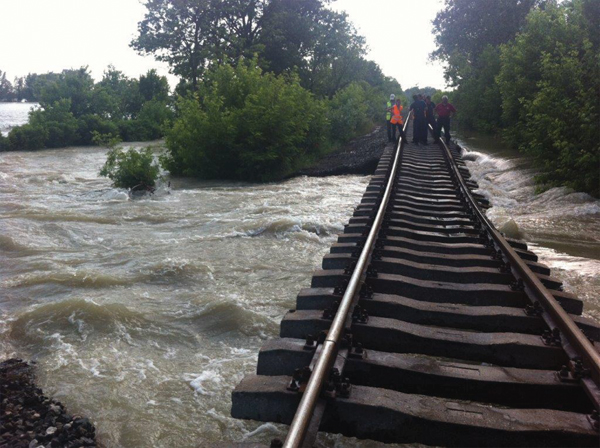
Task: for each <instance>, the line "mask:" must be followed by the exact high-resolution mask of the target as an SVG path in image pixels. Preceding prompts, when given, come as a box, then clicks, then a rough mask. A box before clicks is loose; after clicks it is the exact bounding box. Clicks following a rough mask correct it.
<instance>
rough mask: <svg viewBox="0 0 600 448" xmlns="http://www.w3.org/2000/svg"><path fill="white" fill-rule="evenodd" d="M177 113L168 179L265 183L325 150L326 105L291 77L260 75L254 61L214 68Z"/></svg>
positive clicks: (169, 141)
mask: <svg viewBox="0 0 600 448" xmlns="http://www.w3.org/2000/svg"><path fill="white" fill-rule="evenodd" d="M178 107H179V118H178V119H177V120H175V122H174V125H173V127H172V129H171V130H170V131H169V132H168V133H167V136H166V137H167V147H168V150H169V153H168V155H167V157H166V158H164V159H163V160H164V161H165V163H166V167H167V168H168V169H169V170H170V171H171V172H172V173H174V174H185V175H193V176H198V177H201V178H208V179H214V178H220V179H241V180H249V181H267V180H273V179H279V178H282V177H284V176H286V175H288V174H290V173H292V172H293V171H294V170H296V169H298V168H299V167H300V166H302V165H303V164H305V163H307V162H308V161H309V160H311V159H312V158H313V157H315V156H316V155H318V154H321V153H322V152H323V150H324V144H325V142H326V136H327V132H328V121H327V117H326V107H325V105H324V103H323V102H322V101H319V100H316V99H315V98H314V97H313V95H312V94H311V93H310V92H308V91H307V90H306V89H304V88H302V87H301V86H300V82H299V79H298V77H297V76H276V75H273V74H270V73H263V72H262V71H261V70H260V69H259V68H258V67H257V61H256V60H252V61H250V62H249V63H243V62H240V63H239V64H238V65H237V67H235V68H234V67H230V66H219V67H216V68H214V69H212V70H211V71H209V72H208V73H207V79H206V82H205V83H204V84H203V85H202V86H201V88H200V92H199V95H198V96H197V97H193V96H192V97H188V98H185V99H182V100H180V102H179V104H178Z"/></svg>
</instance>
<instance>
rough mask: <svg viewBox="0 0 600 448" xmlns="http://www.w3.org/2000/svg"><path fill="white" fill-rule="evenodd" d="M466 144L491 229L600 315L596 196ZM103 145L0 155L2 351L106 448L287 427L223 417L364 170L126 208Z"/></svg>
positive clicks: (137, 202)
mask: <svg viewBox="0 0 600 448" xmlns="http://www.w3.org/2000/svg"><path fill="white" fill-rule="evenodd" d="M0 107H2V106H1V105H0ZM464 144H465V145H466V146H467V147H468V148H469V151H470V154H469V155H468V156H467V158H468V159H469V161H468V162H467V163H468V164H469V167H470V169H471V171H472V173H473V175H474V177H475V178H476V179H477V180H478V181H479V183H480V186H481V191H482V192H483V193H484V194H486V195H487V196H489V197H490V198H491V200H492V203H493V205H494V207H493V208H492V209H490V211H489V215H490V216H491V217H492V219H493V220H494V222H496V224H497V225H498V226H499V227H500V228H501V229H503V230H504V231H505V232H507V233H509V234H511V235H514V234H517V233H519V234H521V235H522V236H523V237H524V238H526V239H527V240H528V241H530V242H532V244H531V246H532V248H533V250H535V251H536V252H537V253H538V254H539V255H540V257H541V261H542V262H544V263H547V264H549V265H550V266H551V267H552V268H553V270H554V273H555V275H557V276H559V277H560V278H562V279H563V280H564V281H565V283H566V289H567V290H570V291H574V292H576V293H577V294H578V295H579V296H580V297H581V298H583V299H584V300H585V301H586V302H587V303H586V313H587V314H588V315H591V316H593V317H595V318H600V304H599V302H598V297H597V295H596V294H595V291H596V290H597V289H598V286H599V285H600V279H599V275H598V274H599V272H600V260H599V259H600V250H599V248H600V219H599V218H600V202H599V201H597V200H594V199H592V198H590V197H589V196H587V195H584V194H578V193H569V192H568V191H566V190H564V189H554V190H550V191H548V192H546V193H544V194H542V195H538V196H535V195H534V194H533V189H534V187H533V183H532V176H533V172H532V170H531V169H530V168H528V167H527V166H526V161H524V160H523V159H521V158H519V157H518V156H517V155H515V154H514V153H512V152H510V151H506V150H504V149H502V148H498V147H496V146H494V145H492V144H490V143H489V142H486V141H483V140H481V139H465V140H464ZM137 146H140V145H137ZM106 152H107V150H106V149H104V148H67V149H58V150H45V151H39V152H15V153H0V217H1V220H0V262H1V265H0V283H1V287H2V290H3V294H2V295H1V297H0V313H1V314H0V318H1V322H0V350H1V355H0V356H1V357H2V358H5V357H9V356H20V357H22V358H25V359H28V360H35V361H36V362H37V365H38V376H39V384H40V386H41V387H42V388H43V389H44V391H45V392H46V394H48V395H51V396H54V397H56V398H57V399H59V400H61V401H62V402H63V403H64V404H65V405H66V406H67V407H68V408H69V409H70V410H71V412H73V413H81V414H84V415H86V416H88V417H90V418H91V419H92V421H94V423H95V424H96V426H97V433H98V440H99V441H100V442H101V443H102V444H103V445H104V446H107V447H136V448H137V447H165V448H166V447H190V448H191V447H200V446H204V445H206V444H207V443H209V442H211V441H218V440H232V441H244V440H245V441H257V442H260V441H262V442H266V441H268V440H270V439H271V438H272V437H276V436H278V437H282V435H283V434H284V429H285V427H281V426H279V425H273V424H260V423H256V422H244V421H238V420H234V419H232V418H231V417H229V411H230V406H231V391H232V389H233V388H234V387H235V385H236V384H237V383H238V382H239V381H240V379H241V378H242V377H243V375H244V374H247V373H253V372H255V368H256V359H257V353H258V350H259V349H260V347H261V345H262V344H263V343H264V341H265V340H266V339H269V338H273V337H275V336H277V334H278V331H279V321H280V320H281V318H282V316H283V315H284V314H285V312H286V311H287V310H288V309H290V308H294V301H295V295H296V294H297V292H298V291H299V290H300V289H301V288H303V287H307V286H308V285H309V283H310V277H311V274H312V271H313V270H314V269H315V268H317V267H318V266H319V264H320V260H321V258H322V256H323V255H324V254H325V253H327V251H328V249H329V246H330V245H331V244H332V243H333V242H334V241H335V239H336V233H338V232H340V231H342V228H343V224H344V223H345V222H346V221H347V220H348V217H349V216H350V214H351V212H352V207H353V206H354V205H356V204H357V203H358V201H359V200H360V198H361V196H362V193H363V192H364V189H365V187H366V185H367V183H368V177H361V176H336V177H328V178H306V177H303V178H296V179H292V180H288V181H286V182H282V183H272V184H266V185H249V184H241V183H228V182H198V181H193V180H189V179H172V186H171V188H170V190H169V189H167V188H164V187H162V188H159V190H158V192H157V194H155V195H154V196H149V197H144V198H142V199H134V200H132V199H130V198H129V196H128V195H127V193H126V192H125V191H123V190H118V189H114V188H111V186H110V184H109V182H108V181H107V180H106V179H104V178H101V177H99V176H98V171H99V169H100V167H101V166H102V163H103V162H104V160H105V155H106ZM471 160H472V161H471ZM320 445H321V446H328V447H332V446H340V447H341V446H360V447H374V446H380V445H379V444H376V443H373V442H360V441H354V440H347V439H341V438H339V437H336V436H323V437H322V438H321V439H320Z"/></svg>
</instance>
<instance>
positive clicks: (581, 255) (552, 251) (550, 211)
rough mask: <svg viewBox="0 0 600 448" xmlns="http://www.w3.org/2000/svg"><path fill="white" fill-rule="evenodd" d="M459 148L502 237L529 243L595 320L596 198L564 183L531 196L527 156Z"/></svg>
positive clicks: (599, 205)
mask: <svg viewBox="0 0 600 448" xmlns="http://www.w3.org/2000/svg"><path fill="white" fill-rule="evenodd" d="M463 149H464V153H463V159H464V160H465V163H466V165H467V167H468V168H469V171H470V172H471V175H472V178H473V179H474V180H475V181H477V183H478V184H479V190H478V192H479V193H481V194H483V195H484V196H486V197H487V198H488V199H489V201H490V204H491V205H492V208H490V209H489V210H488V211H487V216H488V217H489V218H490V219H491V220H492V221H493V223H494V224H495V225H496V227H497V228H498V229H499V230H500V231H501V232H503V233H504V234H505V235H506V236H508V237H511V238H517V239H523V240H526V241H527V242H528V243H530V248H531V249H532V250H533V251H534V252H535V253H536V254H537V255H538V257H539V260H540V262H541V263H544V264H547V265H548V266H549V267H550V268H551V269H552V274H553V276H555V277H558V278H560V279H561V280H562V281H563V282H564V288H565V290H567V291H570V292H573V293H575V294H577V295H578V296H579V297H580V298H581V299H583V300H584V301H585V302H586V305H585V309H586V313H588V315H590V316H593V317H595V318H600V300H599V299H598V294H597V290H598V287H599V286H600V200H598V199H595V198H593V197H592V196H590V195H588V194H586V193H581V192H574V191H572V190H569V189H568V188H565V187H560V188H552V189H549V190H547V191H545V192H543V193H540V194H536V193H535V182H534V176H535V174H536V172H535V171H534V170H533V169H531V168H529V167H527V163H528V162H527V160H526V159H523V158H521V157H519V156H517V155H513V157H499V156H495V155H494V154H489V153H486V152H484V151H485V150H473V149H470V148H465V147H464V146H463ZM477 149H478V148H477Z"/></svg>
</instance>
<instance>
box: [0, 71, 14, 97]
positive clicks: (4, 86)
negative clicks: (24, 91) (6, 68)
mask: <svg viewBox="0 0 600 448" xmlns="http://www.w3.org/2000/svg"><path fill="white" fill-rule="evenodd" d="M13 98H14V92H13V87H12V84H11V83H10V81H9V80H8V79H6V72H3V71H2V70H0V101H12V99H13Z"/></svg>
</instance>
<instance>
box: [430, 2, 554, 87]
mask: <svg viewBox="0 0 600 448" xmlns="http://www.w3.org/2000/svg"><path fill="white" fill-rule="evenodd" d="M543 3H545V0H518V1H515V0H445V1H444V8H443V9H442V10H441V11H440V12H438V13H437V15H436V17H435V19H434V20H433V32H434V35H435V41H436V44H437V49H436V50H435V51H434V52H433V53H432V54H431V57H432V58H433V59H439V60H442V61H445V62H448V63H449V64H450V66H452V65H453V58H455V57H461V56H462V57H464V58H466V61H467V62H468V63H470V64H476V63H477V60H478V57H479V55H480V54H481V53H482V52H483V50H484V49H485V48H486V47H487V46H488V45H492V46H498V45H500V44H503V43H506V42H508V41H510V40H511V39H512V38H513V37H514V36H515V35H516V34H517V32H518V31H519V30H520V29H521V27H522V26H523V25H524V23H525V18H526V17H527V14H528V13H529V11H530V10H531V9H532V8H534V7H535V6H538V5H540V4H543ZM447 74H448V75H450V79H451V81H454V82H456V81H457V80H458V78H457V77H456V76H457V75H459V74H456V75H454V74H453V72H452V67H449V71H447Z"/></svg>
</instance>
